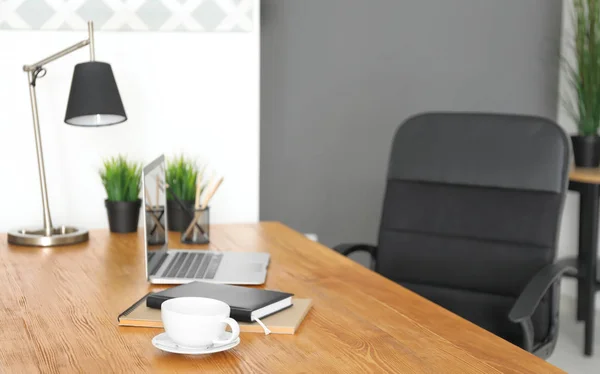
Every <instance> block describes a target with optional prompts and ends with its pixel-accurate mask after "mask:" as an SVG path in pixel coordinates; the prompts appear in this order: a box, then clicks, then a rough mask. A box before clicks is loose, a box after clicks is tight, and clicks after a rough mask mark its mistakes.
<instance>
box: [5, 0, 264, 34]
mask: <svg viewBox="0 0 600 374" xmlns="http://www.w3.org/2000/svg"><path fill="white" fill-rule="evenodd" d="M253 5H254V0H0V29H20V30H86V29H87V21H88V20H92V21H94V28H95V29H96V30H107V31H108V30H113V31H114V30H119V31H131V30H133V31H198V32H248V31H252V28H253V22H252V12H253Z"/></svg>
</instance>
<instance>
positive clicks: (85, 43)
mask: <svg viewBox="0 0 600 374" xmlns="http://www.w3.org/2000/svg"><path fill="white" fill-rule="evenodd" d="M88 35H89V36H88V38H87V39H86V40H82V41H80V42H79V43H76V44H73V45H72V46H70V47H68V48H65V49H63V50H62V51H60V52H56V53H55V54H53V55H52V56H49V57H46V58H45V59H43V60H40V61H38V62H36V63H35V64H31V65H24V66H23V71H26V72H32V71H36V70H38V69H40V68H42V67H43V66H44V65H46V64H48V63H50V62H52V61H54V60H58V59H59V58H61V57H63V56H66V55H68V54H69V53H71V52H75V51H76V50H78V49H81V48H83V47H86V46H88V45H89V46H90V61H94V60H95V59H96V56H95V52H94V25H93V23H92V22H88Z"/></svg>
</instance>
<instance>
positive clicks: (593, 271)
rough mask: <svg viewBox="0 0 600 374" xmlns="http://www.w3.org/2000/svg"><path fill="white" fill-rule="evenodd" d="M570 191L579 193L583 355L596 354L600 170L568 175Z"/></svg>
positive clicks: (579, 312)
mask: <svg viewBox="0 0 600 374" xmlns="http://www.w3.org/2000/svg"><path fill="white" fill-rule="evenodd" d="M569 190H571V191H576V192H579V253H578V255H577V259H573V261H574V262H576V263H577V273H576V274H569V275H570V276H574V277H576V278H577V320H578V321H584V322H585V343H584V353H585V355H586V356H591V355H592V354H593V348H594V316H595V312H596V310H595V309H596V308H595V300H596V291H597V290H598V289H599V288H598V285H600V282H599V280H598V274H597V270H598V266H597V263H598V203H599V202H600V168H589V169H587V168H574V169H572V170H571V173H570V175H569Z"/></svg>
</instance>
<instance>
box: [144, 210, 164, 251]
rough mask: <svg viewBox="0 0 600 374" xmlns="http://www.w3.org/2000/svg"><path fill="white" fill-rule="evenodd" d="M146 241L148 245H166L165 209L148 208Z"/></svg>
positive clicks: (146, 212)
mask: <svg viewBox="0 0 600 374" xmlns="http://www.w3.org/2000/svg"><path fill="white" fill-rule="evenodd" d="M145 214H146V241H147V242H148V245H162V244H165V235H166V230H165V207H164V206H157V207H152V208H150V207H146V211H145Z"/></svg>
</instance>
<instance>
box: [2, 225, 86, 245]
mask: <svg viewBox="0 0 600 374" xmlns="http://www.w3.org/2000/svg"><path fill="white" fill-rule="evenodd" d="M88 239H89V236H88V231H87V230H84V229H82V228H78V227H72V226H59V227H54V228H52V233H51V235H50V236H46V232H45V230H44V229H43V228H42V229H19V230H12V231H9V232H8V242H9V243H11V244H17V245H29V246H35V247H52V246H56V245H71V244H77V243H81V242H85V241H87V240H88Z"/></svg>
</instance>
